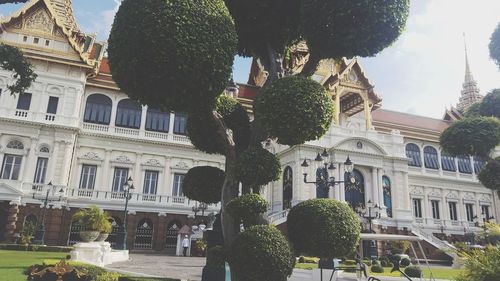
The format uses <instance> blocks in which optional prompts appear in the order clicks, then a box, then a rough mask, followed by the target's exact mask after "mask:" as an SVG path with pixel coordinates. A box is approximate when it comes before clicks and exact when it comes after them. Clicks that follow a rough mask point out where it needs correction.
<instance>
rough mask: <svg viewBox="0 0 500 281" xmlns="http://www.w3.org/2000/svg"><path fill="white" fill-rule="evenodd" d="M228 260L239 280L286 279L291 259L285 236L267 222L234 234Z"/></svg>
mask: <svg viewBox="0 0 500 281" xmlns="http://www.w3.org/2000/svg"><path fill="white" fill-rule="evenodd" d="M228 260H229V264H230V265H231V271H232V272H234V274H235V275H236V276H237V278H238V280H241V281H255V280H259V281H286V280H287V277H288V276H290V275H291V274H292V271H293V267H294V263H295V257H294V256H293V255H292V250H291V247H290V245H289V244H288V241H287V240H286V238H285V236H283V234H281V232H280V231H279V230H278V229H277V228H276V227H274V226H271V225H256V226H252V227H249V228H248V229H246V230H245V231H243V232H241V233H240V234H238V236H237V237H236V239H235V240H234V241H233V243H232V244H231V247H230V250H229V259H228Z"/></svg>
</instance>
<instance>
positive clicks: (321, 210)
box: [287, 198, 361, 258]
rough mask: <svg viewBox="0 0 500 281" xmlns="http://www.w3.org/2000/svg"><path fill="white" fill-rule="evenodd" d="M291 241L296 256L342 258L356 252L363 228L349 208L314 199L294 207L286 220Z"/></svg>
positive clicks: (329, 200)
mask: <svg viewBox="0 0 500 281" xmlns="http://www.w3.org/2000/svg"><path fill="white" fill-rule="evenodd" d="M287 228H288V238H289V239H290V242H291V243H292V245H293V247H294V249H295V252H296V253H297V254H304V255H308V256H313V257H321V258H339V257H343V256H348V255H349V254H351V253H353V252H354V250H355V249H356V246H357V245H358V242H359V237H360V232H361V226H360V224H359V219H358V216H357V215H356V213H354V211H353V210H352V209H351V208H350V207H349V205H347V204H345V203H343V202H339V201H336V200H333V199H324V198H323V199H311V200H307V201H304V202H301V203H299V204H298V205H296V206H294V207H293V208H292V209H291V210H290V213H289V214H288V218H287Z"/></svg>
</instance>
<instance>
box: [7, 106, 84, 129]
mask: <svg viewBox="0 0 500 281" xmlns="http://www.w3.org/2000/svg"><path fill="white" fill-rule="evenodd" d="M0 117H4V118H10V119H16V120H25V121H30V122H39V123H44V124H55V125H61V126H72V127H76V126H78V118H76V117H71V116H63V115H57V114H51V113H46V112H34V111H29V110H23V109H15V108H0Z"/></svg>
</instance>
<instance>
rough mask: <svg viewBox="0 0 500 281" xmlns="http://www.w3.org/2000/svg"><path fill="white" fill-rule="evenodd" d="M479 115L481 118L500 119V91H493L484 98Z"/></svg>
mask: <svg viewBox="0 0 500 281" xmlns="http://www.w3.org/2000/svg"><path fill="white" fill-rule="evenodd" d="M479 113H480V114H481V116H491V117H496V118H500V89H494V90H492V91H491V92H489V93H488V94H487V95H486V96H485V97H484V98H483V100H482V101H481V105H480V106H479Z"/></svg>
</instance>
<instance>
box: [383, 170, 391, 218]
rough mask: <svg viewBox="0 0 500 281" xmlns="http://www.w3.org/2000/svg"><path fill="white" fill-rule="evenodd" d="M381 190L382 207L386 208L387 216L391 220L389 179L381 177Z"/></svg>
mask: <svg viewBox="0 0 500 281" xmlns="http://www.w3.org/2000/svg"><path fill="white" fill-rule="evenodd" d="M382 188H383V189H384V206H385V207H386V208H387V216H388V217H390V218H392V190H391V180H390V179H389V177H387V176H382Z"/></svg>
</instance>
